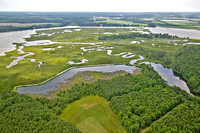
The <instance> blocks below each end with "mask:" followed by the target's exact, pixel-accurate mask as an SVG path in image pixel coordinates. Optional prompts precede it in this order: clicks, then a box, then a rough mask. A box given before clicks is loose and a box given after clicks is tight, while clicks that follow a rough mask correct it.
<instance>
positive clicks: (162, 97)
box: [110, 85, 183, 132]
mask: <svg viewBox="0 0 200 133" xmlns="http://www.w3.org/2000/svg"><path fill="white" fill-rule="evenodd" d="M174 90H175V91H174ZM182 101H183V95H182V94H179V92H178V91H176V88H175V87H174V88H173V87H167V88H165V87H163V86H162V85H156V86H154V87H152V86H151V87H148V88H143V89H140V90H139V91H134V92H131V93H128V94H126V95H122V96H116V97H114V98H112V99H111V101H110V106H111V108H112V109H113V111H114V112H115V113H116V114H117V116H118V117H119V118H120V119H121V120H122V124H123V125H124V127H125V128H126V129H127V131H128V132H139V131H140V129H141V128H144V127H146V126H149V125H150V124H151V123H152V122H153V121H155V120H157V119H159V118H160V117H161V116H163V115H165V114H166V113H167V112H168V111H170V110H172V109H173V108H174V107H176V106H177V105H179V104H180V103H181V102H182Z"/></svg>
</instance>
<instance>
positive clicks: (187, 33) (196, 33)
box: [145, 27, 200, 39]
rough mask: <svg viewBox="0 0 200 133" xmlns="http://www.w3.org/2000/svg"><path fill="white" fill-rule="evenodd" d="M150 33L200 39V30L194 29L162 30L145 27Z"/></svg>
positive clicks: (160, 28)
mask: <svg viewBox="0 0 200 133" xmlns="http://www.w3.org/2000/svg"><path fill="white" fill-rule="evenodd" d="M145 29H149V30H150V31H151V32H152V33H161V34H164V33H168V34H169V35H176V36H178V37H186V38H187V37H189V38H191V39H200V30H195V29H179V28H163V27H154V28H152V27H146V28H145Z"/></svg>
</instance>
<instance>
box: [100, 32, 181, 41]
mask: <svg viewBox="0 0 200 133" xmlns="http://www.w3.org/2000/svg"><path fill="white" fill-rule="evenodd" d="M139 37H144V38H166V39H173V38H178V37H177V36H172V35H169V34H153V33H149V34H142V33H137V32H136V33H128V34H123V33H120V34H119V35H103V36H100V37H99V38H98V39H99V40H114V39H135V38H139Z"/></svg>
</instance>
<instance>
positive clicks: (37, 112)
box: [0, 92, 79, 133]
mask: <svg viewBox="0 0 200 133" xmlns="http://www.w3.org/2000/svg"><path fill="white" fill-rule="evenodd" d="M1 96H2V97H1V98H2V99H1V101H0V132H1V133H22V132H41V133H47V132H48V133H62V132H73V133H78V132H79V130H78V129H77V128H76V127H75V126H74V125H72V124H70V123H68V122H65V121H64V120H61V119H59V118H58V117H56V116H55V115H54V114H53V113H52V112H50V110H49V109H48V108H47V107H46V106H44V105H43V104H41V103H40V102H38V101H37V100H35V99H33V98H31V97H28V96H25V95H20V94H18V93H16V92H4V93H2V95H1Z"/></svg>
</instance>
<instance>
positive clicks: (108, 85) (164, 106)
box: [36, 65, 200, 132]
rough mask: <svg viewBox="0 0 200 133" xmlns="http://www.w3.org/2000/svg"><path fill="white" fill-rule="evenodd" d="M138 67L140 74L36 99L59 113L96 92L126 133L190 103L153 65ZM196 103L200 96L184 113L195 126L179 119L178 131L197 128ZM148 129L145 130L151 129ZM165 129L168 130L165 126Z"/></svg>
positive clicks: (187, 96) (137, 130)
mask: <svg viewBox="0 0 200 133" xmlns="http://www.w3.org/2000/svg"><path fill="white" fill-rule="evenodd" d="M140 67H141V68H142V74H139V75H134V76H132V75H130V74H129V75H126V76H119V77H116V78H113V79H111V80H99V81H98V82H95V83H92V84H86V83H82V84H76V85H75V86H73V87H72V89H69V90H67V91H60V92H59V93H58V94H57V95H58V98H56V99H53V100H47V99H46V98H37V99H36V100H37V101H38V102H40V103H42V104H43V105H45V106H47V107H48V108H49V109H50V110H52V111H53V112H54V113H56V114H57V115H58V114H60V113H61V112H62V110H63V109H64V108H65V107H66V106H67V104H69V103H72V102H73V101H76V100H78V99H80V98H82V97H84V96H89V95H99V96H101V97H104V98H106V99H107V100H108V101H110V107H111V108H112V110H113V111H114V112H115V114H116V115H117V116H118V118H119V119H120V120H121V123H122V125H123V126H124V127H125V129H126V130H127V132H140V130H142V129H144V128H145V127H147V126H149V125H150V124H151V123H152V122H154V121H156V120H158V119H159V118H161V117H162V116H163V115H165V114H166V113H167V112H169V111H171V110H172V111H173V110H174V108H178V109H179V108H180V109H181V110H183V109H182V108H181V107H182V106H181V105H182V104H187V102H190V103H191V100H193V99H194V98H193V97H192V96H189V95H188V94H187V93H186V92H184V91H182V90H180V89H179V88H177V87H170V86H168V85H167V84H166V83H165V81H164V80H163V79H162V78H161V77H160V76H159V75H158V74H157V73H156V72H155V71H154V70H153V68H151V67H149V66H146V65H141V66H140ZM198 104H199V99H196V100H194V105H193V106H194V107H195V108H190V110H192V111H194V112H196V113H189V114H185V115H186V116H185V117H186V118H187V119H188V120H189V119H190V118H191V115H192V117H193V118H194V119H195V120H194V121H196V122H195V123H196V126H194V124H193V123H188V122H187V120H186V121H184V122H182V124H184V125H183V128H182V129H177V131H179V132H180V131H184V129H189V128H188V127H190V131H194V132H196V131H199V125H198V121H199V120H198V119H199V116H200V114H199V111H198V109H199V106H198ZM179 105H180V106H179ZM187 115H188V116H187ZM193 115H195V117H194V116H193ZM167 118H168V117H167ZM167 118H166V119H167ZM179 119H182V118H179V117H176V121H179ZM161 124H163V123H161ZM160 126H161V125H160ZM191 127H192V128H191ZM177 128H178V127H177ZM150 129H152V128H150ZM150 129H148V130H147V131H148V132H150ZM152 130H153V129H152ZM154 130H155V129H154ZM157 130H158V129H157ZM165 131H171V130H170V128H167V129H165Z"/></svg>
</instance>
